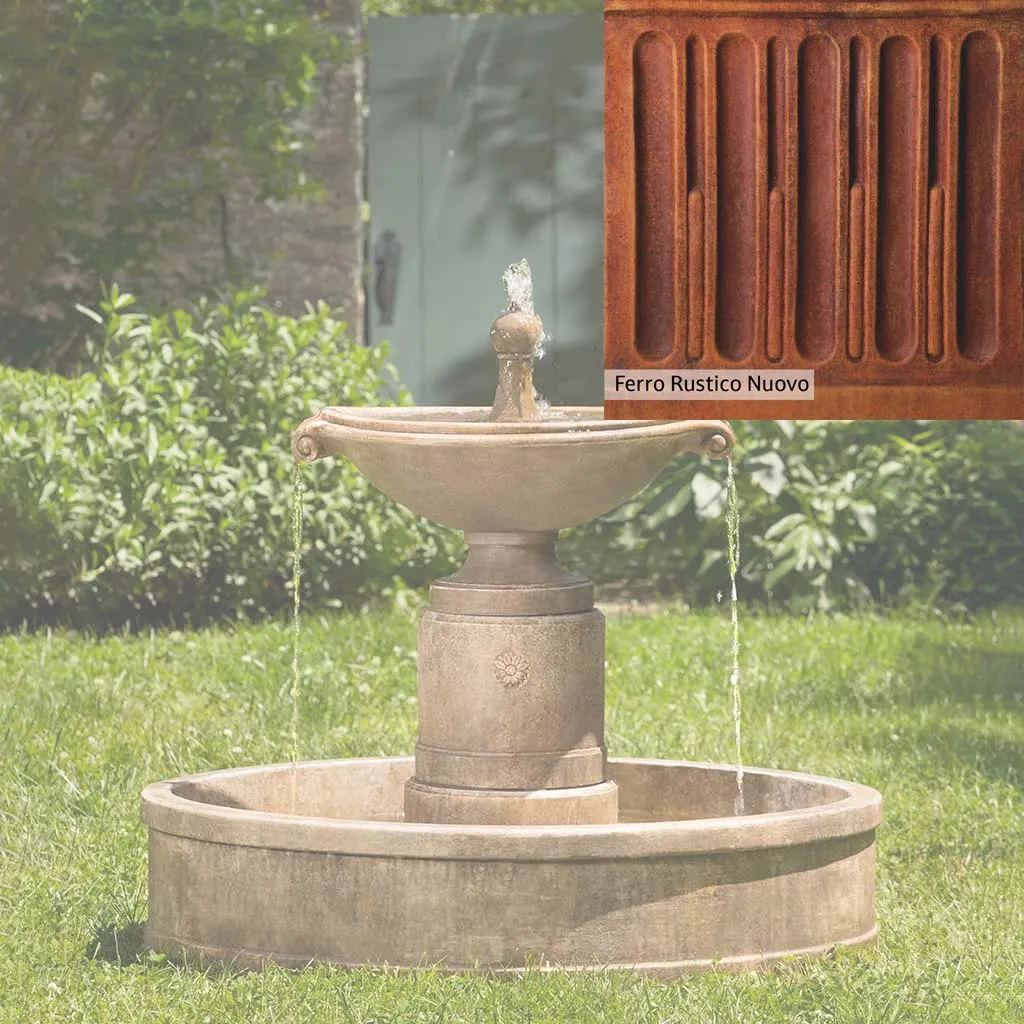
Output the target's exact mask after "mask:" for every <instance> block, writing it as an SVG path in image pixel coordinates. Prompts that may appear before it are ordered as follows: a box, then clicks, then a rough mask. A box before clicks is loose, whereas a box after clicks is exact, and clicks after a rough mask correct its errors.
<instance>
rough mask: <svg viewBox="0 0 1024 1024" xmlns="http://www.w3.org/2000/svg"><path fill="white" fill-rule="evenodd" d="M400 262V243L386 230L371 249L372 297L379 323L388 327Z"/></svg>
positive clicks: (396, 292)
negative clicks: (378, 314)
mask: <svg viewBox="0 0 1024 1024" xmlns="http://www.w3.org/2000/svg"><path fill="white" fill-rule="evenodd" d="M401 262H402V243H401V242H399V241H398V236H397V235H396V234H395V233H394V231H392V230H391V229H390V228H388V229H387V230H385V231H382V232H381V233H380V234H379V235H378V236H377V241H376V244H375V245H374V247H373V270H374V274H373V295H374V298H375V299H376V300H377V311H378V312H379V313H380V322H381V324H383V325H384V326H390V325H391V324H393V323H394V320H395V302H396V300H397V298H398V270H399V267H400V265H401Z"/></svg>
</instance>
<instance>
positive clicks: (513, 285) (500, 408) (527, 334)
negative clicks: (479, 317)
mask: <svg viewBox="0 0 1024 1024" xmlns="http://www.w3.org/2000/svg"><path fill="white" fill-rule="evenodd" d="M501 280H502V283H503V284H504V285H505V297H506V303H505V311H504V313H502V315H501V316H499V317H498V319H497V320H495V321H494V323H493V324H492V325H491V344H492V345H493V346H494V351H495V353H496V354H497V356H498V387H497V390H496V391H495V394H494V405H493V406H492V407H491V412H490V415H489V417H488V418H489V419H491V420H493V421H496V422H507V421H509V420H539V419H541V418H542V416H543V410H542V409H541V408H540V407H539V406H538V404H537V393H536V391H535V390H534V387H533V363H534V360H535V359H537V358H538V356H539V354H540V350H541V348H540V346H541V341H542V340H543V337H544V325H543V324H542V323H541V321H540V317H538V316H537V314H536V312H535V311H534V308H533V279H532V277H531V275H530V265H529V263H527V262H526V260H520V261H519V262H518V263H513V264H512V265H511V266H510V267H509V268H508V269H507V270H506V271H505V273H504V274H502V277H501Z"/></svg>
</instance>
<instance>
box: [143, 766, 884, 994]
mask: <svg viewBox="0 0 1024 1024" xmlns="http://www.w3.org/2000/svg"><path fill="white" fill-rule="evenodd" d="M413 768H414V763H413V758H411V757H400V758H375V759H358V760H343V761H321V762H306V763H300V764H299V765H297V766H294V767H293V766H292V765H290V764H289V765H274V766H265V767H255V768H241V769H233V770H228V771H218V772H211V773H209V774H204V775H196V776H192V777H188V778H181V779H177V780H172V781H169V782H161V783H157V784H155V785H151V786H149V787H148V788H147V789H146V790H145V791H144V793H143V795H142V815H143V819H144V820H145V822H146V824H147V826H148V828H149V861H150V863H149V921H148V924H147V939H148V942H149V944H150V945H151V947H153V948H154V949H156V950H158V951H162V952H165V953H168V954H170V955H172V956H176V957H185V958H189V957H195V958H198V959H204V958H212V959H215V960H225V961H232V962H234V963H236V964H237V965H238V966H240V967H245V968H258V967H260V966H262V965H264V964H266V963H267V962H268V961H274V962H277V963H279V964H283V965H286V966H296V967H300V966H305V965H307V964H309V963H311V962H316V961H319V962H328V963H336V964H343V965H349V966H359V965H364V964H377V965H391V966H396V967H404V968H408V967H430V966H437V967H440V968H442V969H446V970H455V971H459V970H471V969H486V970H492V971H495V972H499V973H509V972H512V973H515V972H519V971H522V970H524V969H527V968H528V967H535V968H539V969H541V970H547V969H569V970H591V969H607V968H622V969H632V970H640V971H644V972H648V973H651V974H656V975H659V976H665V977H671V976H673V975H677V974H680V973H684V972H688V971H692V970H701V969H707V968H712V967H716V966H717V967H722V968H738V967H761V966H766V965H769V964H771V963H772V962H775V961H778V960H779V959H780V958H785V957H789V956H804V955H815V954H820V953H824V952H827V951H828V950H830V949H832V948H833V947H835V946H838V945H855V944H858V943H864V942H868V941H870V940H871V939H872V938H873V937H874V935H875V933H876V930H877V926H876V920H875V829H876V827H877V825H878V823H879V821H880V820H881V803H882V799H881V796H880V795H879V794H878V793H877V792H876V791H875V790H873V789H870V788H868V787H866V786H862V785H858V784H856V783H852V782H843V781H840V780H836V779H827V778H819V777H816V776H811V775H804V774H798V773H795V772H781V771H769V770H765V769H756V768H747V769H744V780H743V791H744V803H745V813H744V814H743V815H742V816H736V815H735V813H734V801H735V797H736V775H735V770H734V769H732V768H730V767H728V766H720V765H708V764H696V763H691V762H686V761H655V760H639V759H629V758H611V759H609V761H608V777H609V778H610V779H611V780H612V781H614V782H615V783H616V784H617V785H618V787H619V806H620V821H619V823H618V824H614V825H593V826H587V825H562V826H544V827H522V826H520V827H499V826H459V825H430V824H406V823H405V822H404V821H402V807H403V793H404V787H405V783H406V782H407V781H408V780H409V778H410V777H411V776H412V774H413ZM547 792H549V793H556V794H557V793H558V792H559V791H558V790H549V791H547Z"/></svg>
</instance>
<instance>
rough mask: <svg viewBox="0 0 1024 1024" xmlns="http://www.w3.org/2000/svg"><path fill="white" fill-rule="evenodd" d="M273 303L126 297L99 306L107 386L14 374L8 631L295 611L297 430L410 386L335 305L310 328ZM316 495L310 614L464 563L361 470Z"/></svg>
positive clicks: (7, 497) (4, 607) (7, 494)
mask: <svg viewBox="0 0 1024 1024" xmlns="http://www.w3.org/2000/svg"><path fill="white" fill-rule="evenodd" d="M255 299H256V296H254V295H250V294H242V295H239V296H237V297H236V298H235V299H234V300H233V301H232V302H231V303H229V304H220V305H214V304H209V303H207V304H201V305H200V306H199V308H198V312H197V313H196V314H195V315H194V316H193V315H190V314H187V313H184V312H181V311H177V312H174V313H172V314H170V315H168V316H147V315H144V314H142V313H138V312H134V311H133V309H132V303H133V300H132V297H131V296H130V295H126V294H119V293H118V291H117V290H116V289H113V290H112V291H111V293H110V294H109V296H108V297H107V298H106V300H105V301H104V302H103V303H102V305H101V307H100V310H99V311H98V312H96V311H87V313H88V315H89V316H91V317H92V319H93V320H94V321H96V323H95V327H96V332H97V334H98V337H96V338H95V339H94V340H93V342H92V352H91V355H92V357H93V359H94V360H95V363H96V370H95V372H93V373H88V374H84V375H82V376H80V377H76V378H73V379H65V378H63V377H59V376H56V375H45V374H40V373H36V372H33V371H17V370H11V369H3V370H0V423H2V424H3V426H2V445H3V448H2V453H0V538H2V540H0V579H2V581H3V587H2V588H0V621H2V622H6V623H8V624H9V625H10V624H16V623H18V622H20V621H24V620H29V621H43V620H51V619H52V620H57V621H62V622H70V623H83V624H90V625H101V626H102V625H113V626H120V625H121V624H123V623H125V622H127V621H132V622H135V623H141V622H145V621H147V620H149V621H153V620H159V621H185V620H187V621H193V622H198V621H203V620H207V619H210V618H217V617H220V616H223V615H225V614H227V615H235V614H238V613H243V614H257V613H262V612H268V611H272V610H273V609H275V608H278V607H280V606H283V605H285V604H286V603H288V602H289V601H290V600H291V594H290V585H291V494H292V474H293V460H292V456H291V451H290V448H289V435H290V433H291V430H292V429H293V428H294V427H295V425H296V424H297V423H298V422H299V421H301V420H302V419H303V418H305V417H306V416H308V415H311V414H312V413H314V412H315V411H316V410H317V409H318V408H320V407H321V406H323V405H328V404H337V405H367V404H382V403H388V402H389V398H388V388H389V385H390V384H391V382H392V381H393V374H392V371H391V370H390V367H389V366H388V365H387V363H386V361H385V360H386V353H385V352H384V351H383V350H382V349H367V348H364V347H362V346H359V345H355V344H353V343H352V342H351V341H350V340H349V339H348V338H347V337H346V334H345V330H346V328H345V324H344V323H342V322H340V321H337V320H335V319H333V317H332V315H331V313H330V311H329V310H328V309H327V308H326V307H325V306H320V307H319V308H317V309H310V310H309V311H308V312H307V314H306V315H305V316H302V317H300V318H297V319H296V318H290V317H284V316H280V315H278V314H276V313H274V312H272V311H271V310H269V309H267V308H263V307H261V306H259V305H256V304H254V302H255ZM398 397H399V400H400V401H406V400H407V397H406V396H405V395H404V394H402V393H400V392H399V395H398ZM302 481H303V487H304V490H305V491H306V520H307V525H308V528H307V530H306V532H305V545H304V555H305V562H306V567H307V571H306V572H305V574H304V576H303V582H304V585H303V590H304V595H303V596H304V597H305V599H306V600H309V601H312V602H314V603H321V602H324V601H328V602H342V601H346V600H349V601H350V600H353V599H357V598H362V597H363V596H364V595H365V594H367V593H369V592H371V591H375V592H379V591H380V590H382V589H384V588H386V587H388V586H389V585H390V584H391V582H392V580H393V577H395V576H396V574H400V575H401V576H403V577H404V578H406V579H407V580H408V581H409V582H411V583H414V584H415V583H421V582H423V581H424V580H426V579H427V578H429V577H430V576H432V575H434V574H436V573H437V572H439V571H443V570H444V568H445V567H447V566H448V565H449V564H450V563H451V560H452V552H453V551H454V550H458V549H459V542H458V539H457V538H452V537H451V536H450V535H449V534H447V533H445V532H444V531H442V530H440V529H439V528H436V527H433V526H431V525H430V524H427V523H424V522H423V521H422V520H419V519H417V518H416V517H414V516H413V515H412V514H411V513H408V512H406V511H405V510H404V509H402V508H400V507H399V506H397V505H395V504H393V503H392V502H390V501H388V500H387V499H386V498H385V497H384V496H383V495H382V494H381V493H380V492H379V491H377V490H376V489H375V488H373V487H372V486H371V485H370V484H369V483H367V482H366V480H365V479H364V478H363V477H362V476H361V475H360V474H359V473H358V472H357V471H356V470H355V469H354V467H352V466H351V465H350V464H349V463H347V462H343V461H341V460H331V461H330V462H329V463H325V464H321V463H315V464H313V465H308V466H305V467H303V472H302ZM396 566H397V567H398V569H397V570H396V568H395V567H396Z"/></svg>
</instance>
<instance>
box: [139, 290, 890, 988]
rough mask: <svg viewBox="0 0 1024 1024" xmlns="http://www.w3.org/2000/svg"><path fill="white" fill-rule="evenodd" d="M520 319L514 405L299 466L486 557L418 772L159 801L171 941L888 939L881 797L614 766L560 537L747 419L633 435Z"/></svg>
mask: <svg viewBox="0 0 1024 1024" xmlns="http://www.w3.org/2000/svg"><path fill="white" fill-rule="evenodd" d="M514 305H515V304H514V303H510V306H512V307H513V308H510V309H509V310H508V311H507V312H506V313H505V314H504V315H503V316H501V317H499V318H498V320H496V321H495V323H494V326H493V327H492V330H491V339H492V342H493V344H494V348H495V350H496V352H497V355H498V359H499V363H500V369H499V384H498V389H497V394H496V397H495V401H494V405H493V407H492V408H491V409H465V408H458V409H450V408H411V409H409V408H386V409H351V408H328V409H323V410H322V411H321V412H320V413H318V414H317V415H316V416H314V417H312V418H311V419H308V420H306V421H305V422H304V423H303V424H301V425H300V426H299V428H298V429H297V430H296V431H295V433H294V434H293V436H292V447H293V450H294V452H295V455H296V456H297V457H298V458H301V459H306V460H312V459H320V458H325V457H329V456H334V455H344V456H345V457H346V458H348V459H350V460H351V461H352V462H354V463H355V465H356V466H358V467H359V469H360V470H361V471H362V472H363V473H365V474H366V476H367V477H369V478H370V480H372V481H373V482H374V483H375V484H376V485H377V486H378V487H380V488H381V489H382V490H383V491H385V492H386V493H388V494H389V495H391V496H392V497H393V498H394V499H395V500H396V501H398V502H400V503H402V504H403V505H405V506H407V507H408V508H410V509H412V510H413V511H415V512H417V513H419V514H421V515H423V516H425V517H427V518H428V519H432V520H434V521H436V522H439V523H443V524H446V525H448V526H451V527H456V528H458V529H461V530H463V531H464V533H465V536H466V541H467V543H468V545H469V555H468V557H467V559H466V562H465V564H464V565H463V566H462V568H461V569H460V570H459V571H458V572H457V573H455V575H453V576H451V577H448V578H447V579H443V580H439V581H437V582H436V583H434V585H433V586H432V588H431V592H430V604H429V608H428V610H427V611H425V612H424V614H423V616H422V619H421V622H420V641H419V669H418V671H419V741H418V743H417V745H416V752H415V757H394V758H368V759H357V760H339V761H326V762H309V763H303V764H299V765H297V766H293V765H290V764H285V765H273V766H269V767H268V766H261V767H255V768H243V769H236V770H230V771H219V772H213V773H209V774H206V775H196V776H192V777H189V778H181V779H177V780H174V781H170V782H162V783H158V784H156V785H153V786H150V787H149V788H148V789H146V791H145V792H144V794H143V797H142V813H143V818H144V820H145V821H146V823H147V825H148V826H149V837H150V847H149V851H150V863H149V921H148V926H147V936H148V941H149V944H150V945H151V946H152V947H153V948H155V949H157V950H160V951H164V952H167V953H170V954H172V955H179V956H180V955H188V954H193V955H199V956H201V957H207V958H214V959H218V960H230V961H234V962H236V963H238V964H240V965H242V966H247V967H256V966H260V965H262V964H264V963H266V962H267V961H271V960H272V961H276V962H278V963H282V964H286V965H293V966H302V965H305V964H308V963H310V962H312V961H326V962H332V963H339V964H347V965H361V964H366V963H374V964H390V965H395V966H402V967H412V966H428V965H439V966H441V967H443V968H445V969H449V970H465V969H472V968H479V969H489V970H494V971H500V972H515V971H520V970H523V969H524V968H526V967H527V966H528V965H530V964H535V965H537V966H540V967H541V968H545V967H549V966H554V967H563V968H569V969H594V968H602V967H609V966H611V967H618V968H630V969H639V970H644V971H648V972H651V973H657V974H661V975H666V976H669V975H673V974H677V973H680V972H683V971H688V970H693V969H700V968H705V967H710V966H713V965H716V964H717V965H721V966H728V967H735V966H760V965H763V964H766V963H769V962H771V961H773V960H777V959H778V958H780V957H785V956H789V955H794V954H797V955H803V954H816V953H821V952H824V951H826V950H828V949H830V948H832V947H834V946H836V945H844V944H855V943H861V942H865V941H868V940H870V939H872V937H873V936H874V935H875V931H876V923H875V828H876V826H877V825H878V823H879V821H880V817H881V797H880V796H879V794H878V793H877V792H875V791H874V790H872V789H869V788H867V787H865V786H860V785H856V784H854V783H849V782H841V781H837V780H834V779H825V778H817V777H812V776H809V775H802V774H796V773H792V772H779V771H768V770H763V769H755V768H745V769H744V776H743V787H744V811H745V813H743V814H742V815H737V814H736V812H735V809H734V797H735V794H736V771H735V768H734V767H731V766H723V765H708V764H696V763H691V762H687V761H654V760H638V759H632V758H619V759H615V758H611V759H609V758H608V757H607V756H606V750H605V744H604V619H603V617H602V615H601V613H600V612H599V611H597V610H595V608H594V606H593V587H592V585H591V584H590V582H589V581H587V580H586V579H584V578H582V577H579V576H575V575H573V574H571V573H568V572H566V571H565V570H564V569H563V568H562V567H561V566H560V565H559V564H558V562H557V560H556V558H555V540H556V537H557V535H558V531H559V530H561V529H564V528H566V527H570V526H574V525H577V524H579V523H583V522H585V521H586V520H588V519H591V518H593V517H595V516H598V515H600V514H602V513H604V512H606V511H608V510H610V509H612V508H613V507H615V506H616V505H618V504H620V503H621V502H623V501H624V500H626V499H627V498H629V497H630V496H631V495H633V494H635V493H636V492H637V491H639V490H640V489H642V488H643V487H644V486H645V485H646V484H647V483H649V482H650V481H651V480H652V479H653V478H654V477H655V476H656V475H657V474H658V472H659V471H660V470H661V469H662V468H663V467H664V466H665V465H666V464H667V463H668V462H669V461H670V460H671V459H672V458H673V457H674V456H676V455H677V454H679V453H683V452H687V453H693V454H699V455H706V456H710V457H713V458H720V457H723V456H725V455H727V454H728V452H729V450H730V449H731V447H732V443H733V439H732V433H731V431H730V429H729V426H728V425H727V424H725V423H722V422H715V421H710V422H705V421H701V422H673V423H649V422H625V421H605V420H603V419H602V416H601V410H600V409H563V410H551V411H549V412H548V413H546V414H542V413H541V412H540V411H539V409H538V408H537V406H536V404H535V401H534V390H533V384H532V363H533V359H534V356H535V354H536V351H537V346H538V343H539V340H540V337H541V324H540V321H539V320H538V319H537V318H536V316H534V315H533V314H532V311H531V309H529V308H514Z"/></svg>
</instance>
